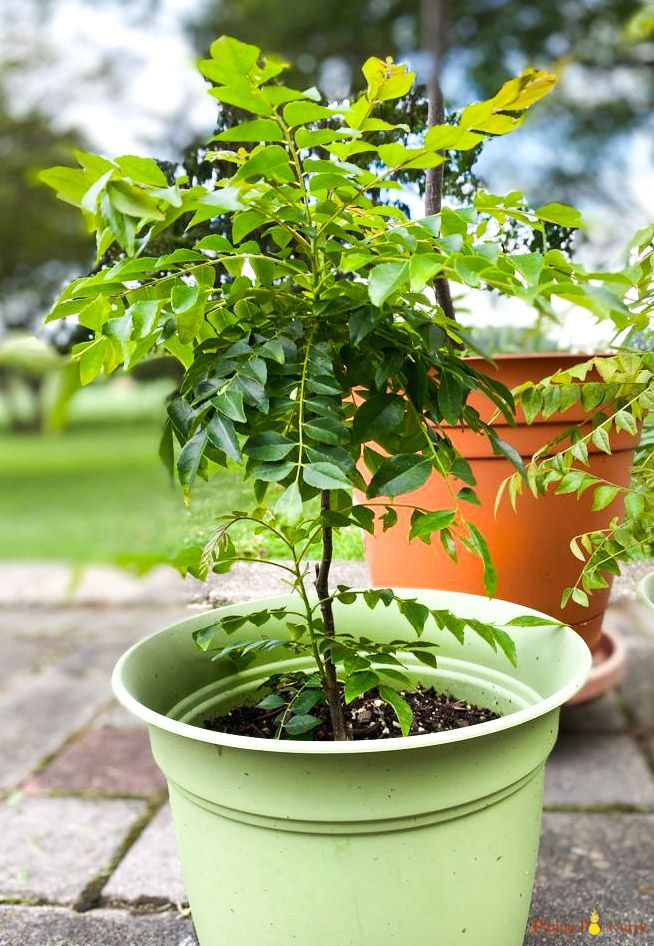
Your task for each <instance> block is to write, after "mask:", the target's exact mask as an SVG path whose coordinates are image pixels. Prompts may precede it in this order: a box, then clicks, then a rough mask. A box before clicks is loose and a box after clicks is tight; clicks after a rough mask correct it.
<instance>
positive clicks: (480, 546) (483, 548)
mask: <svg viewBox="0 0 654 946" xmlns="http://www.w3.org/2000/svg"><path fill="white" fill-rule="evenodd" d="M467 525H468V530H469V532H470V541H469V545H468V547H469V548H471V549H472V550H473V551H474V552H476V554H477V555H479V557H480V558H481V560H482V562H483V566H484V588H485V589H486V593H487V594H488V595H489V597H492V596H493V595H494V594H495V589H496V588H497V575H496V574H495V567H494V565H493V561H492V559H491V555H490V551H489V548H488V543H487V542H486V539H485V538H484V537H483V535H482V534H481V532H480V531H479V529H478V528H477V526H476V525H475V524H474V523H472V522H469V523H468V524H467Z"/></svg>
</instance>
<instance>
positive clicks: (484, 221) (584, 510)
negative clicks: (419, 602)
mask: <svg viewBox="0 0 654 946" xmlns="http://www.w3.org/2000/svg"><path fill="white" fill-rule="evenodd" d="M396 112H397V113H398V114H401V113H402V110H401V109H396ZM467 182H468V184H469V185H470V184H471V183H472V184H474V185H475V187H476V190H475V191H474V193H473V194H472V197H469V198H468V199H467V200H465V201H464V202H465V204H466V205H467V206H466V207H465V211H463V212H465V213H466V214H467V215H468V224H469V226H468V234H467V235H466V236H467V237H468V239H469V246H470V247H471V250H472V253H473V254H474V252H475V251H474V246H475V242H476V241H477V240H478V234H479V231H480V230H481V231H482V232H483V233H488V232H490V229H491V228H493V230H492V232H494V234H495V236H496V239H498V240H500V241H501V242H502V245H503V246H504V248H505V249H506V251H507V253H509V255H510V256H511V258H519V265H520V266H521V267H522V269H521V271H520V272H518V271H515V272H514V274H513V275H514V276H515V277H516V278H517V279H518V280H519V281H521V282H522V286H521V287H519V288H516V287H514V288H513V291H512V294H513V295H515V296H517V297H518V298H520V299H521V300H522V301H523V302H525V303H526V304H527V305H528V306H530V307H532V308H533V309H534V311H535V313H537V317H538V319H539V320H540V324H541V325H542V324H545V325H551V324H552V322H554V323H556V322H559V321H560V319H561V314H560V307H558V308H555V307H554V306H553V305H552V304H551V302H552V299H553V298H555V299H556V300H557V301H558V302H561V301H566V302H568V303H569V304H570V305H571V306H577V307H581V308H583V309H585V310H586V311H587V312H590V313H592V314H593V315H594V316H595V317H596V318H597V320H598V321H609V322H612V323H613V325H614V327H615V333H616V336H617V337H620V338H621V339H622V341H621V344H620V349H621V350H622V351H624V332H625V329H626V328H627V327H628V326H630V325H640V328H641V329H642V327H643V319H645V320H647V319H646V314H645V313H644V312H643V310H642V308H639V309H638V311H632V309H633V291H634V288H635V283H636V281H637V280H638V274H637V269H638V264H635V263H634V260H629V263H628V265H627V266H626V267H625V268H624V269H623V270H622V271H618V272H614V273H608V272H607V273H596V274H594V278H593V279H592V280H590V283H589V282H588V281H587V274H586V276H584V275H581V274H582V270H580V268H579V267H578V266H577V265H576V264H575V261H574V258H573V254H572V234H573V233H574V231H575V230H576V229H577V228H579V227H581V226H582V225H583V221H582V218H581V216H580V214H579V213H578V212H577V211H576V210H574V208H571V207H568V206H562V205H560V204H556V203H549V204H546V205H544V206H543V207H541V208H539V209H538V210H537V211H533V210H532V209H531V208H529V206H528V205H527V204H526V202H525V201H524V198H523V196H522V195H521V194H519V193H517V192H515V193H512V194H511V195H509V197H508V198H505V197H498V196H495V195H489V194H488V193H486V192H485V190H484V189H483V187H482V186H481V184H480V182H479V181H478V180H476V179H475V178H474V175H473V176H472V181H471V180H470V171H469V170H468V172H467ZM456 183H457V182H456V181H455V187H454V191H455V196H454V206H455V208H457V209H458V212H459V213H461V212H462V208H461V203H462V197H461V194H460V193H457V190H458V189H457V188H456ZM429 198H430V194H429V189H428V190H427V198H426V203H427V204H429ZM638 239H640V240H641V241H644V244H645V245H647V243H648V241H649V243H651V230H650V229H647V230H644V231H643V232H642V233H641V234H640V235H639V237H638ZM527 250H528V252H527ZM555 260H556V265H558V268H559V280H558V285H552V283H551V270H548V267H547V265H546V264H547V263H548V262H549V263H550V264H552V263H553V262H554V261H555ZM565 273H569V274H573V273H576V275H577V276H578V277H579V276H581V279H582V280H584V281H586V285H587V287H588V289H590V291H587V292H582V293H579V292H578V286H575V285H574V284H567V285H566V283H565V275H564V274H565ZM443 275H444V276H446V277H447V280H448V281H449V282H453V283H455V284H459V285H460V286H462V287H463V288H464V289H465V290H466V291H469V290H470V289H475V290H479V289H480V288H482V289H498V288H499V289H500V291H505V290H504V287H501V286H498V284H497V282H494V277H495V276H496V273H495V272H494V268H493V265H492V264H491V261H489V260H486V261H484V260H480V259H477V260H476V262H475V266H474V267H471V269H469V270H467V269H466V268H465V267H461V266H459V267H457V266H456V265H455V266H454V267H452V268H449V269H448V268H447V267H446V268H444V270H443ZM487 276H490V278H487ZM548 284H549V287H548ZM536 287H539V290H543V291H538V292H536V291H535V288H536ZM591 287H593V288H591ZM548 288H550V289H552V290H553V291H552V293H551V295H549V296H548V292H547V289H548ZM447 297H448V298H449V300H450V301H449V305H448V306H447V311H448V312H449V314H450V315H451V317H452V318H454V314H455V313H454V307H453V305H452V303H451V295H450V294H449V293H448V294H447ZM471 304H472V305H474V299H473V301H472V303H471ZM494 337H495V339H496V340H497V339H498V338H499V334H498V333H497V332H495V334H494ZM538 341H540V342H541V344H539V345H537V347H536V349H535V350H530V348H529V347H528V346H527V349H526V350H525V348H524V347H520V348H518V349H517V350H513V351H511V353H502V352H503V349H502V348H501V346H500V347H499V348H498V347H497V346H495V347H492V348H491V349H490V351H491V353H492V356H493V357H492V365H489V364H488V363H485V362H484V360H483V359H482V358H477V360H475V361H473V363H474V364H475V366H476V367H479V369H480V370H483V371H486V372H489V373H490V374H491V376H492V377H493V378H495V379H497V380H498V381H500V382H501V383H502V384H503V385H505V387H507V388H509V389H510V390H512V391H513V393H514V394H515V396H516V401H517V411H516V415H515V417H511V418H507V417H504V416H502V414H501V412H499V411H497V409H496V407H495V405H494V404H493V403H492V402H491V401H490V400H488V399H487V398H485V397H484V396H483V395H482V396H481V397H478V396H475V395H473V396H472V397H471V398H470V400H469V402H468V403H470V404H473V405H474V406H475V407H477V409H478V410H479V411H480V413H481V415H482V417H484V419H485V420H487V421H490V420H491V419H492V422H493V424H494V426H495V429H496V432H497V435H498V437H499V438H500V439H502V440H505V441H507V442H509V443H510V445H511V447H512V448H513V449H514V450H515V451H516V452H517V454H518V455H519V456H520V458H521V459H522V461H523V462H524V463H525V464H526V463H527V462H528V461H529V460H530V458H531V457H532V455H534V454H538V456H539V457H540V458H542V457H543V456H544V455H546V454H547V452H548V451H550V452H556V451H557V450H558V451H560V450H561V449H563V447H564V445H565V444H566V443H567V444H568V445H569V446H572V445H574V443H575V442H576V441H577V440H578V439H580V438H584V441H585V443H586V444H587V456H586V457H585V460H587V466H588V469H587V472H588V473H589V474H590V475H591V477H595V478H596V479H597V478H599V479H605V480H608V481H609V482H612V483H615V484H616V486H617V489H616V490H615V492H614V493H613V495H612V497H611V500H610V501H609V502H607V503H602V502H601V501H600V500H599V499H597V500H596V499H595V498H594V494H593V492H592V491H591V492H590V493H587V492H586V491H583V490H582V491H581V493H577V494H576V495H575V492H574V491H565V490H559V491H557V492H556V493H555V492H554V491H553V490H552V491H550V493H549V494H547V492H546V491H545V492H544V491H542V490H536V491H535V492H534V495H533V496H531V495H527V496H524V497H523V498H522V499H521V500H520V502H519V504H518V506H517V508H516V505H515V502H514V503H513V514H512V513H511V511H510V509H509V508H506V509H505V510H504V514H503V515H497V504H496V498H497V496H498V493H501V492H502V490H503V484H504V483H505V481H506V480H507V479H508V478H509V477H510V476H511V474H512V473H513V472H514V471H513V470H512V469H511V461H510V460H509V459H508V458H507V456H506V455H505V454H502V453H501V452H499V451H497V450H494V449H493V447H492V444H491V443H489V442H488V440H487V439H486V438H485V437H480V436H477V435H476V433H475V432H473V431H472V430H470V429H467V428H465V427H459V428H458V429H457V425H456V424H452V428H453V429H452V432H451V434H450V437H451V439H452V440H453V442H454V443H455V444H456V447H457V449H458V450H459V451H460V452H461V454H462V455H463V456H464V457H465V459H466V460H467V461H468V462H469V465H470V471H471V475H470V481H471V483H473V482H474V487H475V494H476V497H477V499H478V501H479V502H478V505H477V507H476V508H475V509H472V510H470V512H469V518H470V520H471V521H472V522H474V523H475V525H476V526H477V527H478V528H479V529H480V531H481V532H482V533H483V534H484V536H485V538H486V540H487V543H488V547H489V551H490V553H491V557H492V559H493V560H494V562H495V563H496V567H497V572H498V575H499V580H498V587H497V593H498V594H500V596H502V597H505V598H507V599H509V600H519V601H521V602H522V603H524V604H526V605H529V606H531V607H535V608H539V609H541V610H544V611H546V612H547V613H551V614H556V615H557V617H559V618H560V619H561V620H565V621H566V622H567V623H569V624H570V625H571V626H573V627H574V628H575V629H576V630H577V631H578V632H579V633H580V634H581V635H582V636H583V637H584V639H585V640H586V642H587V643H588V644H589V646H590V647H591V650H593V651H595V650H597V651H598V653H597V658H598V660H599V661H600V662H601V660H602V659H603V658H604V657H605V656H606V654H605V651H606V649H607V648H609V650H611V651H612V650H613V649H614V647H615V642H614V640H613V639H612V638H611V636H610V635H608V634H606V632H605V633H604V634H603V629H602V621H603V617H604V612H605V610H606V606H607V603H608V596H609V592H610V581H611V576H610V575H609V576H608V580H604V581H603V582H602V583H596V584H595V586H594V587H593V588H592V589H590V591H591V592H592V593H590V594H589V591H588V590H587V591H586V592H585V593H582V591H578V592H576V593H575V595H574V596H573V597H571V594H570V593H568V592H567V589H568V588H570V587H572V586H574V585H575V584H576V581H577V578H578V562H577V561H576V559H575V557H574V554H573V552H570V551H569V547H570V546H571V545H573V543H574V540H575V538H576V537H578V536H580V535H583V534H585V533H590V532H596V531H599V530H604V529H607V528H608V527H609V524H610V522H611V521H612V520H614V519H615V518H616V517H620V516H621V515H622V513H623V511H624V509H623V506H622V499H623V496H624V491H625V489H626V488H627V487H628V486H629V481H630V475H631V470H632V465H633V458H634V450H635V448H636V446H637V444H638V439H639V427H638V424H637V423H634V424H629V426H623V427H618V428H617V429H615V430H614V431H613V433H612V436H611V438H610V448H609V449H608V450H607V449H606V447H605V445H604V442H603V440H597V441H596V440H594V439H593V438H592V437H591V434H592V430H593V429H594V426H596V425H595V424H594V418H595V417H597V423H598V424H601V423H602V422H603V415H602V412H601V411H600V410H599V408H600V407H601V408H602V410H603V411H604V412H606V411H609V413H610V412H611V410H612V411H613V412H614V413H618V412H621V411H622V412H623V411H624V409H625V407H626V410H627V414H628V413H629V401H630V397H629V391H628V388H627V386H628V384H629V383H630V375H629V373H628V372H625V371H620V369H619V366H618V363H616V362H615V361H610V360H607V358H602V359H601V361H598V360H590V356H589V355H581V354H573V353H570V352H565V351H555V350H551V346H550V350H548V347H547V345H546V344H542V339H538ZM586 363H587V364H588V367H587V368H584V367H583V366H584V365H585V364H586ZM610 365H613V376H612V377H611V378H610V380H607V378H608V375H609V374H610V373H611V369H610V367H609V366H610ZM616 370H618V371H619V373H620V376H621V378H622V380H623V382H624V385H623V388H622V389H621V391H620V393H619V395H617V394H616V392H617V391H618V385H617V383H616V382H617V380H619V379H618V378H616V376H615V371H616ZM552 376H553V377H554V379H556V380H555V382H554V383H552V384H549V381H548V379H549V378H550V377H552ZM609 409H611V410H609ZM579 449H581V448H579ZM521 475H522V474H521ZM513 480H514V483H515V485H514V489H517V486H518V481H517V479H516V477H513ZM588 482H590V480H588ZM537 496H538V497H539V498H538V501H536V497H537ZM513 498H514V500H515V496H514V497H513ZM413 500H414V501H417V502H419V503H421V504H424V505H425V506H428V507H434V506H443V505H447V503H448V494H447V487H446V485H445V484H444V483H443V481H442V478H441V477H439V476H437V475H436V476H431V477H430V478H429V480H428V481H427V482H426V483H425V484H424V486H422V487H421V489H420V490H419V491H418V492H417V493H415V494H414V496H413ZM398 504H399V506H400V509H399V510H398V517H399V524H398V528H396V529H394V530H393V531H392V532H385V531H383V529H382V528H381V527H378V528H377V529H376V530H375V533H374V534H373V535H369V536H366V538H365V548H366V559H367V562H368V565H369V568H370V572H371V577H372V580H373V581H374V582H376V583H385V582H386V581H388V580H389V576H390V575H391V574H393V575H395V576H397V580H399V581H401V582H402V581H403V580H404V581H406V580H407V579H408V577H409V576H411V581H412V583H413V584H415V585H417V586H420V587H439V588H446V589H449V590H454V591H465V592H472V593H477V594H478V593H482V592H483V588H484V586H483V575H482V571H481V569H480V567H479V563H478V561H477V560H476V559H475V557H474V556H473V555H471V554H470V553H469V552H466V551H465V550H463V553H462V554H461V555H460V556H459V557H458V558H457V560H456V561H454V560H453V559H452V558H451V557H450V555H449V554H448V550H447V549H445V548H443V547H438V546H437V547H435V548H434V547H433V546H432V545H426V544H424V542H421V541H419V539H417V538H416V536H415V534H414V533H413V532H412V529H411V512H410V510H408V509H402V508H401V507H402V505H403V497H398ZM535 561H538V563H539V567H537V568H535V567H534V562H535ZM606 669H607V668H601V669H600V668H599V667H597V668H595V669H594V671H593V673H594V674H595V673H597V674H600V675H605V671H606ZM606 680H607V681H608V677H606ZM595 683H596V684H597V683H598V681H596V682H595ZM595 689H596V685H595Z"/></svg>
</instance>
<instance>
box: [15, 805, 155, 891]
mask: <svg viewBox="0 0 654 946" xmlns="http://www.w3.org/2000/svg"><path fill="white" fill-rule="evenodd" d="M145 810H146V805H145V802H142V801H136V800H127V799H111V800H110V799H82V798H23V799H21V800H19V801H18V802H17V803H14V804H8V803H7V804H4V805H2V806H1V807H0V837H1V838H2V860H1V861H0V898H2V899H5V900H7V899H20V900H46V901H49V902H53V903H62V904H74V903H75V902H76V901H77V900H78V898H79V897H80V895H81V894H82V892H83V891H84V889H85V888H86V887H87V885H88V884H89V883H90V882H91V881H92V880H93V879H94V878H95V877H97V876H98V875H99V874H101V872H102V871H103V870H105V869H106V868H107V866H108V864H109V862H110V860H111V858H112V857H113V856H115V854H116V853H117V851H118V849H119V847H120V845H121V844H122V843H123V841H124V839H125V837H126V836H127V834H128V832H129V830H130V828H131V827H132V826H133V824H134V822H135V821H136V820H137V819H138V818H139V817H141V816H142V815H143V814H144V812H145Z"/></svg>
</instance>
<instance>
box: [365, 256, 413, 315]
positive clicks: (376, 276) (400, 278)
mask: <svg viewBox="0 0 654 946" xmlns="http://www.w3.org/2000/svg"><path fill="white" fill-rule="evenodd" d="M408 278H409V264H408V262H403V263H380V264H379V265H378V266H375V267H374V268H373V269H372V270H371V272H370V275H369V277H368V295H369V296H370V301H371V302H372V304H373V305H376V306H382V305H383V304H384V302H385V301H386V300H387V299H388V297H389V296H390V295H391V294H392V293H394V292H395V291H396V290H397V289H399V288H400V287H401V286H403V285H404V283H406V281H407V279H408Z"/></svg>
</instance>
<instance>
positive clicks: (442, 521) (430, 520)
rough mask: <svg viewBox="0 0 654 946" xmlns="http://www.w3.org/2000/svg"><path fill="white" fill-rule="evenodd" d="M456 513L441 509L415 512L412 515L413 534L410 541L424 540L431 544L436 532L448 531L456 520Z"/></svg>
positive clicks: (411, 533)
mask: <svg viewBox="0 0 654 946" xmlns="http://www.w3.org/2000/svg"><path fill="white" fill-rule="evenodd" d="M454 516H455V513H454V512H453V511H452V510H451V509H440V510H437V511H435V512H421V511H420V510H419V509H416V510H414V512H413V513H412V515H411V532H410V533H409V539H416V538H419V539H423V540H424V541H426V542H427V544H429V542H430V541H431V536H432V534H433V533H434V532H440V530H441V529H446V528H447V527H448V526H449V525H450V523H451V522H453V520H454Z"/></svg>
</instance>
